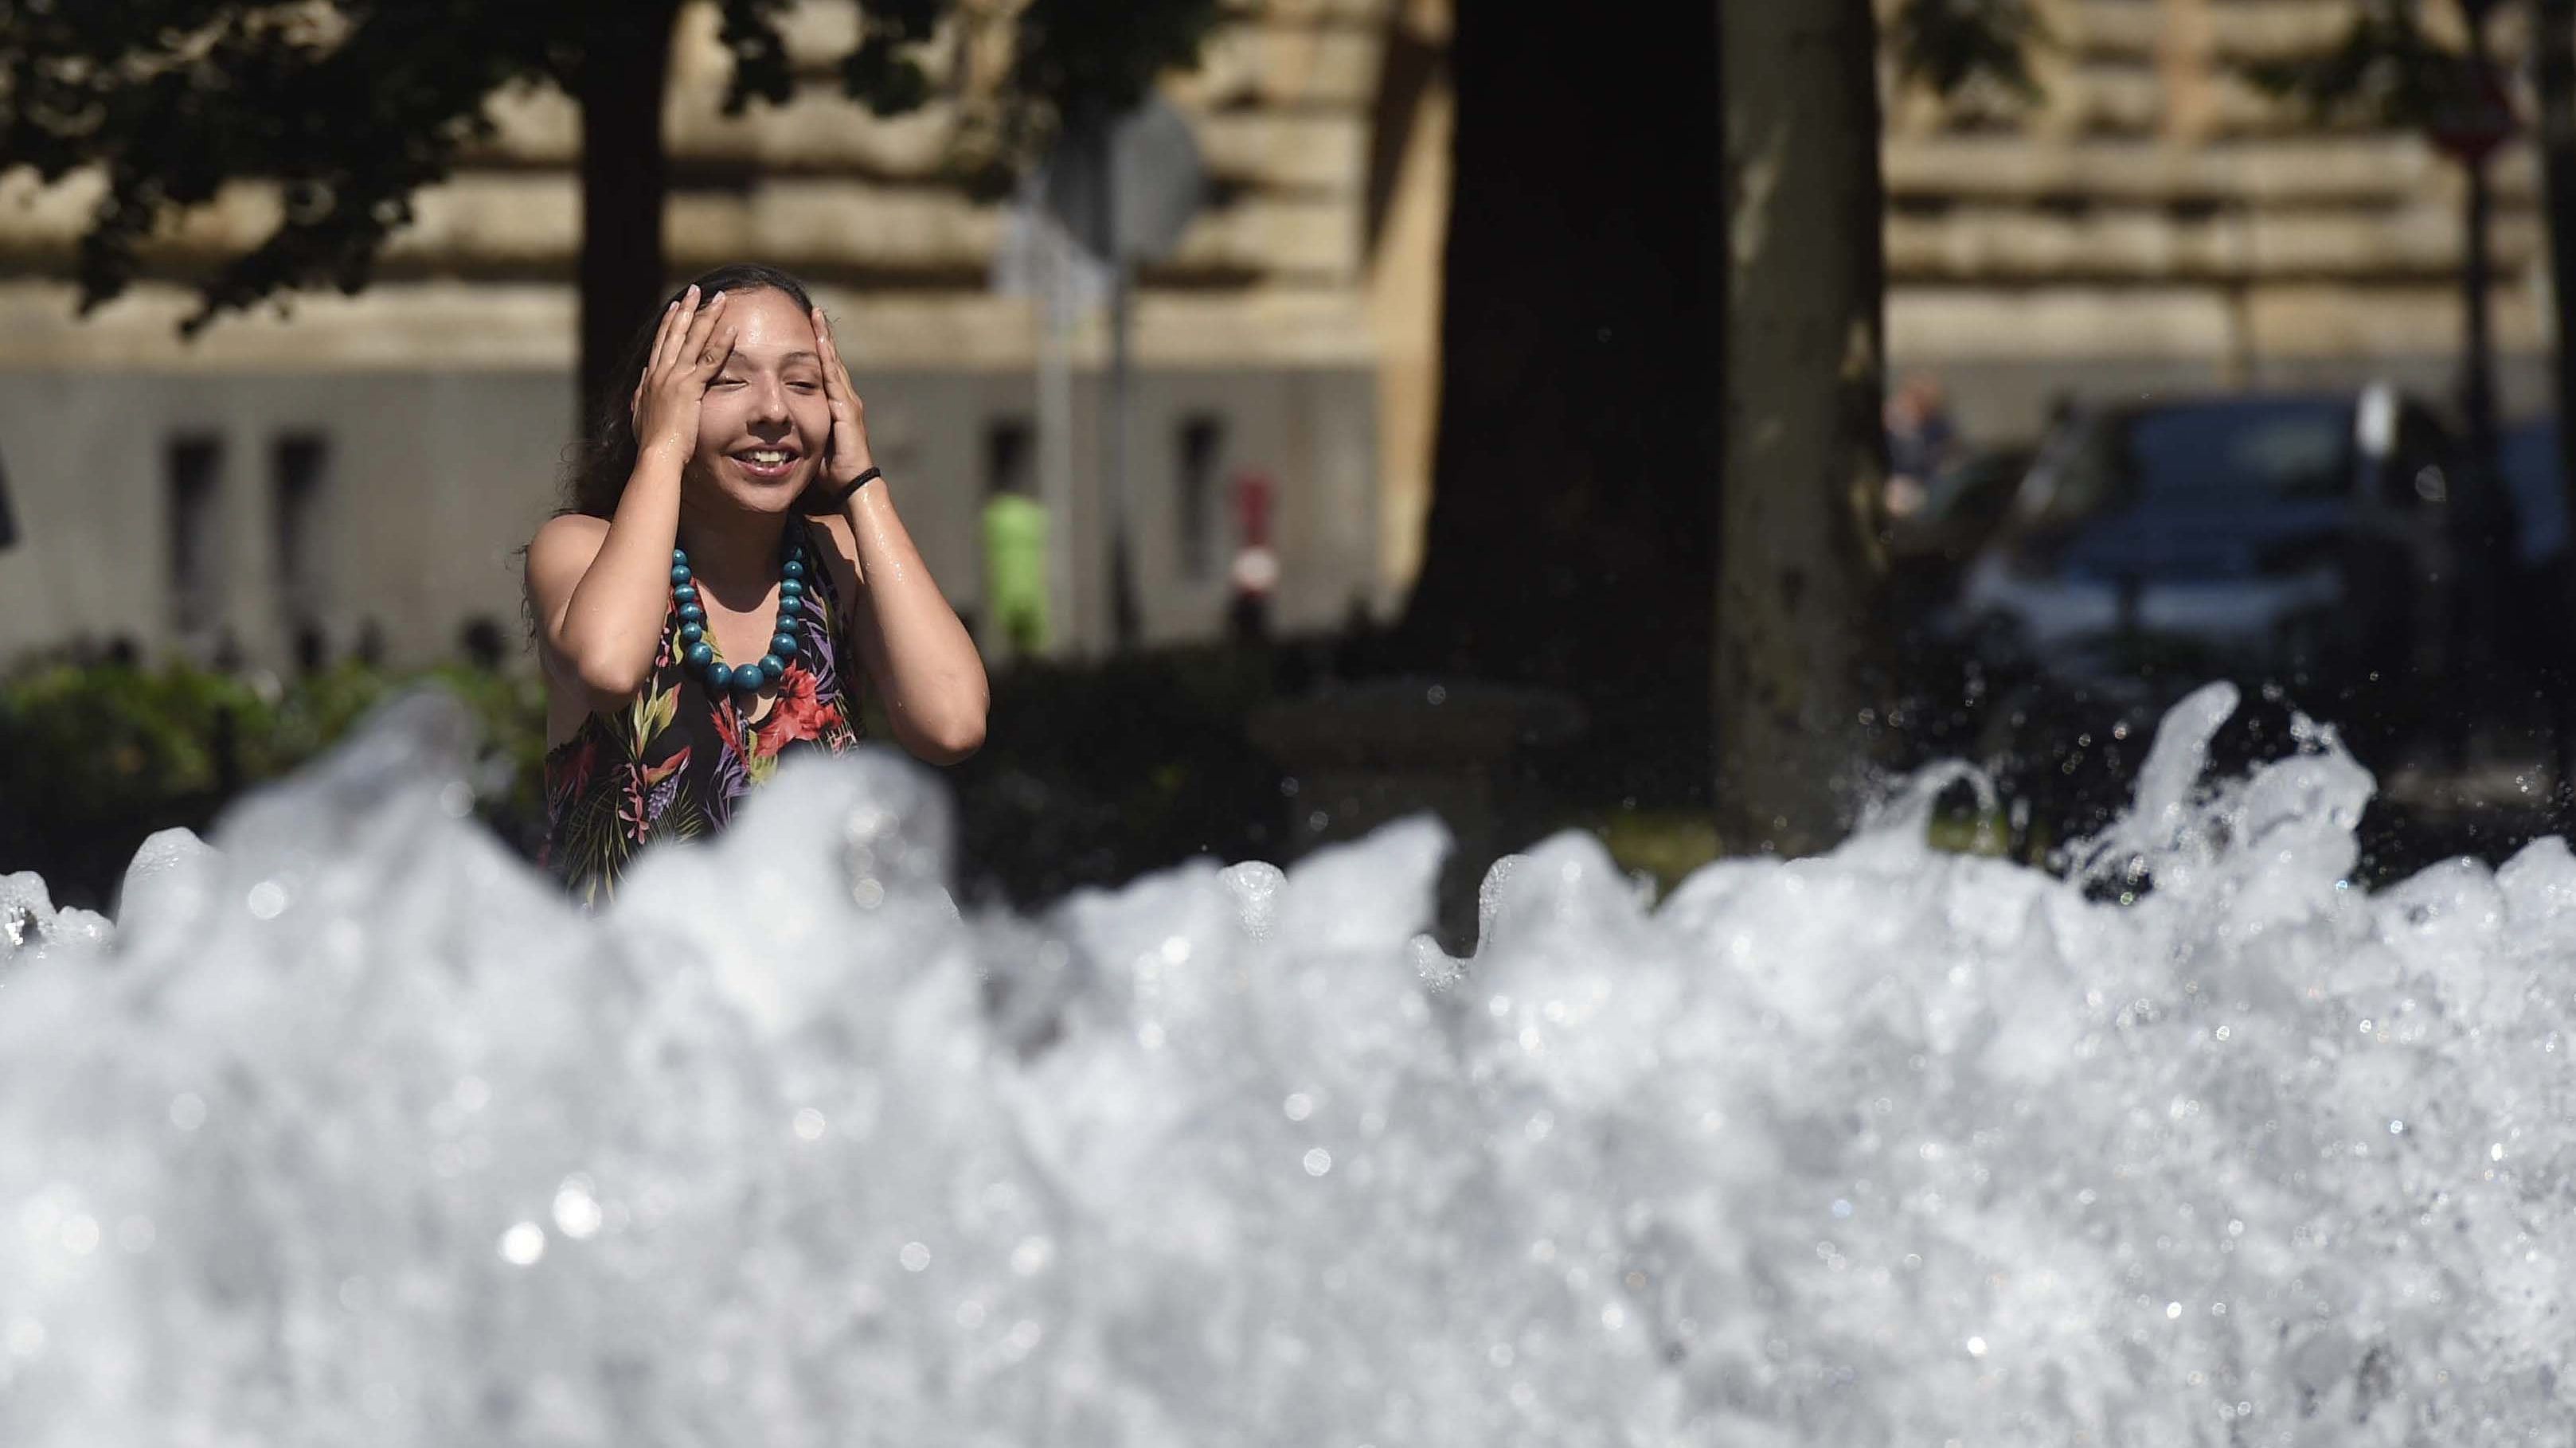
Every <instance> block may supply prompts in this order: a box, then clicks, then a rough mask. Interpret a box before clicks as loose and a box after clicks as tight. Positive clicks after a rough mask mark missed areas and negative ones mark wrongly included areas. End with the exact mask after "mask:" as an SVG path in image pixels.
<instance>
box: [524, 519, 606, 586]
mask: <svg viewBox="0 0 2576 1448" xmlns="http://www.w3.org/2000/svg"><path fill="white" fill-rule="evenodd" d="M607 541H608V520H607V519H606V518H594V517H592V516H590V515H589V514H588V513H559V514H557V515H555V516H554V517H551V518H548V519H547V520H546V521H545V523H544V524H543V525H542V526H540V527H539V528H538V529H537V536H536V537H534V538H531V539H529V540H528V568H529V571H531V572H534V571H536V570H538V569H541V568H549V567H552V566H560V565H562V564H564V563H573V564H576V565H577V566H579V567H583V568H588V567H589V566H590V561H591V560H592V559H594V558H597V557H598V556H599V548H600V545H601V544H603V543H605V542H607Z"/></svg>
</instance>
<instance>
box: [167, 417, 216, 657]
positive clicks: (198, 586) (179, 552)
mask: <svg viewBox="0 0 2576 1448" xmlns="http://www.w3.org/2000/svg"><path fill="white" fill-rule="evenodd" d="M223 460H224V449H223V444H222V443H221V442H219V441H217V440H216V439H214V438H211V437H182V438H176V439H173V440H172V441H171V443H170V449H169V453H168V456H167V459H166V461H165V466H166V468H167V474H166V476H167V479H168V487H169V496H170V506H169V511H168V515H167V517H168V524H169V529H170V554H169V557H170V614H171V622H172V624H173V626H175V627H176V628H177V629H178V631H179V635H180V637H182V638H188V639H202V638H208V637H211V636H212V635H213V633H214V632H215V630H216V627H217V625H218V624H219V623H220V622H221V618H220V613H221V610H222V607H223V577H222V569H223V542H224V540H223V517H222V514H221V513H220V512H219V511H218V506H219V504H220V502H221V498H220V496H219V490H220V487H221V484H222V480H223V477H222V475H223Z"/></svg>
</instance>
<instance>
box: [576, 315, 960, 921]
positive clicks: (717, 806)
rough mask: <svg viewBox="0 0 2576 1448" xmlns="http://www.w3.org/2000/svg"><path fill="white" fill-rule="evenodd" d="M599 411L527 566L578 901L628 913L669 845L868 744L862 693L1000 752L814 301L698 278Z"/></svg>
mask: <svg viewBox="0 0 2576 1448" xmlns="http://www.w3.org/2000/svg"><path fill="white" fill-rule="evenodd" d="M599 404H600V409H599V416H598V418H597V419H596V433H595V437H594V441H593V443H592V445H591V446H590V447H589V449H588V450H587V451H586V452H585V453H584V455H583V456H582V458H581V459H580V460H579V461H578V462H577V463H576V464H575V466H574V469H573V472H572V476H571V478H570V481H569V486H568V488H567V492H568V494H569V497H568V499H567V502H566V505H565V507H564V509H563V511H562V512H561V513H559V514H557V515H556V516H555V517H553V518H551V519H549V520H548V521H547V522H546V524H545V526H544V527H542V528H540V529H539V530H538V531H537V536H536V538H535V539H534V540H533V541H532V542H530V544H529V545H528V553H527V589H528V603H529V612H530V614H531V616H532V617H533V619H534V620H535V623H536V633H537V654H538V658H539V660H540V661H541V662H542V663H543V665H544V667H545V674H546V683H547V707H546V743H547V753H546V758H545V793H546V815H547V831H546V843H545V848H544V851H543V855H544V859H545V861H546V863H547V865H548V867H549V868H551V869H552V870H554V871H555V872H556V873H557V874H558V875H559V876H560V877H561V878H562V879H563V880H564V882H565V884H566V885H567V887H569V888H570V889H571V890H572V891H573V892H574V893H575V894H576V895H578V896H579V897H581V898H582V899H583V900H584V901H585V902H588V903H594V904H595V903H597V902H598V900H600V899H601V898H602V897H604V896H608V895H613V894H614V893H615V891H616V888H617V881H618V878H619V876H620V875H621V873H622V872H623V871H624V869H625V867H626V865H627V863H628V861H629V860H630V859H631V858H632V857H633V855H634V854H635V852H636V851H638V850H640V849H642V848H643V847H644V846H646V845H648V844H650V843H652V842H653V841H655V840H658V839H661V838H664V837H678V836H686V835H692V834H700V833H704V832H707V831H711V830H717V829H722V828H723V827H724V826H725V825H726V824H727V823H728V822H729V821H730V820H731V819H732V817H733V811H734V809H735V807H736V805H737V803H738V802H739V801H740V799H741V797H742V795H743V794H744V792H745V791H746V790H748V789H750V788H751V787H753V786H754V785H757V784H759V783H760V782H762V781H763V780H765V779H767V778H768V777H769V776H770V775H771V774H772V773H773V772H774V771H775V770H776V768H777V764H778V761H779V759H780V758H781V757H782V756H783V755H785V754H786V753H787V752H789V751H790V750H799V751H805V750H817V749H819V750H825V751H829V752H833V753H838V752H840V751H842V750H844V749H847V748H848V747H850V745H851V744H853V743H854V742H855V741H856V739H857V737H858V729H859V711H858V698H859V690H860V687H861V684H862V681H863V680H864V682H865V683H866V684H867V685H870V686H873V687H874V688H875V689H877V690H878V691H879V692H880V694H881V695H882V697H883V699H884V703H885V712H886V716H887V718H888V719H889V721H890V722H891V724H892V728H893V733H894V737H895V741H896V742H897V743H899V744H901V745H902V746H903V747H904V748H905V749H906V750H909V751H910V752H911V753H912V754H914V755H916V756H918V757H919V758H922V759H925V760H929V761H931V762H933V763H940V764H946V763H953V762H955V761H957V760H960V759H963V758H965V757H966V756H967V755H969V754H971V753H973V752H974V751H975V750H976V748H977V747H978V746H980V745H981V744H982V743H983V739H984V716H985V709H986V705H987V701H988V698H989V694H988V690H987V686H986V683H985V678H984V665H983V661H982V660H981V659H980V658H979V657H977V655H976V652H975V644H974V640H973V639H971V638H969V637H968V636H967V633H966V629H965V626H964V625H963V624H961V623H960V622H959V621H958V618H957V615H956V613H955V612H954V611H952V610H951V609H950V608H949V606H948V602H947V600H946V599H945V598H944V597H942V596H941V594H940V591H939V585H938V583H937V582H936V581H935V580H933V579H932V578H931V576H930V570H929V568H928V567H927V566H926V565H925V564H924V563H923V562H922V558H921V552H920V550H919V549H917V548H915V547H914V546H913V542H912V537H911V535H910V534H909V533H908V532H906V531H905V529H904V525H903V520H902V519H901V518H900V517H898V516H897V515H896V513H895V509H894V502H893V499H892V498H891V497H890V496H889V494H888V491H887V488H888V484H887V483H886V482H885V481H884V480H883V474H882V473H881V472H880V471H879V470H878V469H877V467H876V465H875V463H874V462H873V461H872V460H871V459H870V457H869V451H868V435H867V427H866V421H865V413H864V411H863V409H862V406H861V403H860V400H859V396H858V390H857V388H856V387H855V385H854V384H853V383H852V382H851V379H850V372H849V368H848V367H847V366H845V365H844V364H843V362H842V360H841V355H840V350H839V348H838V347H837V346H836V345H835V339H834V337H833V335H832V326H831V322H830V319H828V318H826V317H825V316H824V315H823V312H822V309H821V308H819V307H817V306H815V305H814V302H813V298H812V297H811V296H810V295H809V294H808V293H807V292H806V290H805V287H804V285H803V284H802V283H800V282H798V281H797V280H796V279H795V278H794V277H792V276H789V275H788V274H787V273H785V272H782V271H779V270H777V269H776V268H774V267H765V266H749V265H736V266H727V267H723V268H719V269H718V270H716V271H713V272H709V273H708V274H706V275H705V276H702V277H700V278H699V279H698V280H697V281H695V282H692V283H691V284H690V285H689V286H687V287H686V288H684V289H682V291H681V292H680V293H679V294H678V295H677V296H675V297H673V298H672V299H671V301H670V303H669V305H667V306H665V307H664V308H663V309H662V311H661V313H660V315H658V316H657V317H655V318H653V319H652V320H650V321H648V322H646V323H645V325H644V327H643V329H642V331H641V332H640V333H639V334H638V335H637V337H636V340H635V344H634V347H633V349H632V351H631V352H630V353H629V355H628V357H627V360H626V362H625V365H624V366H623V368H622V369H621V370H620V373H619V382H618V385H617V386H616V387H615V388H614V390H613V391H611V392H610V393H609V394H608V395H607V396H606V397H603V398H601V399H600V400H599ZM710 903H711V904H712V903H715V902H710Z"/></svg>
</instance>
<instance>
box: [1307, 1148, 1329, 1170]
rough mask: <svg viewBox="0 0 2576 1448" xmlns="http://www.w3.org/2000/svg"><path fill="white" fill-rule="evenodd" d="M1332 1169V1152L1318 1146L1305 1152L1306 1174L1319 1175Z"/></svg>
mask: <svg viewBox="0 0 2576 1448" xmlns="http://www.w3.org/2000/svg"><path fill="white" fill-rule="evenodd" d="M1332 1169H1333V1154H1332V1153H1331V1152H1329V1151H1326V1150H1324V1149H1323V1148H1322V1147H1320V1146H1319V1147H1316V1148H1314V1149H1313V1150H1311V1151H1308V1152H1307V1153H1306V1175H1308V1176H1317V1177H1319V1176H1322V1175H1323V1174H1324V1173H1326V1172H1328V1171H1331V1170H1332Z"/></svg>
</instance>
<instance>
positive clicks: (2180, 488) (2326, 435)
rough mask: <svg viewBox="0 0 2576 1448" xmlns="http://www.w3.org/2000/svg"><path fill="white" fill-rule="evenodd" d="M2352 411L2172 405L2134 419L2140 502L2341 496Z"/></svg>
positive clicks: (2330, 405) (2133, 463)
mask: <svg viewBox="0 0 2576 1448" xmlns="http://www.w3.org/2000/svg"><path fill="white" fill-rule="evenodd" d="M2352 432H2353V422H2352V410H2351V409H2350V408H2349V407H2346V406H2344V405H2342V404H2340V403H2335V402H2325V401H2316V402H2310V401H2285V402H2267V403H2248V404H2234V405H2225V406H2213V407H2187V408H2174V409H2171V410H2168V411H2162V412H2148V413H2141V414H2138V415H2137V416H2135V417H2132V418H2131V419H2130V420H2129V425H2128V449H2127V452H2128V463H2129V471H2130V474H2131V478H2132V487H2133V489H2134V492H2135V494H2136V496H2137V497H2138V498H2139V499H2140V501H2142V502H2146V503H2156V502H2171V503H2179V504H2184V505H2188V506H2216V505H2224V504H2229V503H2237V502H2256V501H2275V502H2278V501H2288V500H2292V499H2302V498H2334V497H2341V496H2343V494H2344V493H2345V492H2346V491H2347V490H2348V489H2349V488H2350V487H2351V485H2352V484H2351V479H2352V453H2353V435H2352Z"/></svg>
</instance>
